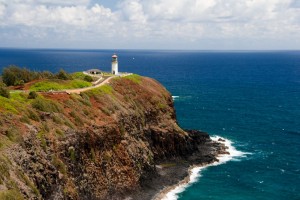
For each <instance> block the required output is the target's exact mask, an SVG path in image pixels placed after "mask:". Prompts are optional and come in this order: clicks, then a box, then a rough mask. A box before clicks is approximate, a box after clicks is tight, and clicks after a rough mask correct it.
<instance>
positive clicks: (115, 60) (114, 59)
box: [111, 53, 119, 75]
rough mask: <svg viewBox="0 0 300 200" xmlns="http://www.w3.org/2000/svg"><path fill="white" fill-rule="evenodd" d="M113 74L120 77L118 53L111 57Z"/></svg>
mask: <svg viewBox="0 0 300 200" xmlns="http://www.w3.org/2000/svg"><path fill="white" fill-rule="evenodd" d="M111 73H112V74H114V75H118V74H119V70H118V56H117V54H116V53H114V55H112V57H111Z"/></svg>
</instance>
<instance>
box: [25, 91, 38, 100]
mask: <svg viewBox="0 0 300 200" xmlns="http://www.w3.org/2000/svg"><path fill="white" fill-rule="evenodd" d="M37 96H38V94H37V93H36V92H35V91H30V92H29V94H28V97H27V98H28V99H35V98H37Z"/></svg>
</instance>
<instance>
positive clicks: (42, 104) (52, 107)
mask: <svg viewBox="0 0 300 200" xmlns="http://www.w3.org/2000/svg"><path fill="white" fill-rule="evenodd" d="M31 105H32V107H33V108H35V109H37V110H40V111H43V112H57V113H58V112H60V111H61V106H60V105H59V104H58V103H57V102H54V101H52V100H49V99H45V98H44V97H40V96H39V97H37V98H36V99H34V100H33V101H32V103H31Z"/></svg>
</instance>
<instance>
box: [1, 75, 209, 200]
mask: <svg viewBox="0 0 300 200" xmlns="http://www.w3.org/2000/svg"><path fill="white" fill-rule="evenodd" d="M21 96H22V95H21ZM23 96H24V95H23ZM39 96H40V97H38V98H37V99H34V100H24V102H23V106H21V107H19V108H15V109H16V111H17V112H15V111H14V110H13V111H14V112H11V110H8V109H7V108H2V109H1V110H2V111H1V117H0V124H1V129H0V131H1V132H0V133H1V134H0V135H1V145H0V150H1V153H0V171H1V175H0V197H7V196H9V195H12V196H15V197H18V198H20V199H21V198H22V197H24V198H26V199H39V198H44V199H113V198H122V197H126V196H128V195H129V194H131V193H132V192H134V191H137V190H139V189H140V188H141V187H142V186H143V182H145V180H148V179H150V178H151V177H153V175H155V174H156V167H155V165H156V164H157V163H158V162H160V161H162V160H165V159H171V158H177V157H187V156H188V155H191V154H192V153H193V152H196V151H197V150H198V148H199V147H198V146H199V144H201V143H204V142H205V141H206V140H207V139H208V135H206V134H203V133H202V134H199V133H198V132H192V131H191V132H185V131H183V130H182V129H181V128H180V127H179V126H178V125H177V122H176V116H175V112H174V107H173V101H172V97H171V95H170V94H169V92H168V91H167V90H166V89H165V88H164V87H163V86H161V85H160V84H159V83H158V82H156V81H155V80H153V79H150V78H146V77H139V76H135V75H134V76H129V77H124V78H115V79H113V80H111V81H110V83H109V84H107V85H105V86H101V87H99V88H97V89H93V90H90V91H87V92H84V93H82V94H81V95H75V94H71V95H69V94H66V93H60V94H49V93H45V94H40V95H39ZM16 105H17V104H16ZM212 159H213V158H208V159H207V161H211V160H212ZM1 195H2V196H1Z"/></svg>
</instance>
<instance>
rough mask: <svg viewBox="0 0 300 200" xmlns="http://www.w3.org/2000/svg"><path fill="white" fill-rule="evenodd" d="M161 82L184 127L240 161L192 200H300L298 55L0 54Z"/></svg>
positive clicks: (208, 180) (209, 175) (206, 176)
mask: <svg viewBox="0 0 300 200" xmlns="http://www.w3.org/2000/svg"><path fill="white" fill-rule="evenodd" d="M114 52H117V53H118V55H119V66H120V71H129V72H134V73H138V74H141V75H145V76H150V77H153V78H155V79H157V80H159V81H160V82H161V83H162V84H164V86H165V87H166V88H167V89H168V90H169V91H170V92H171V93H172V95H173V96H179V97H178V98H176V99H175V108H176V111H177V118H178V121H179V124H180V125H181V126H182V127H184V128H189V129H201V130H203V131H207V132H209V133H210V134H212V135H220V136H222V137H225V138H228V139H230V140H231V141H233V142H234V146H235V147H236V148H237V149H238V150H240V151H243V152H250V153H252V154H251V155H247V156H246V157H244V158H241V159H239V160H236V161H230V162H227V163H226V164H223V165H218V166H214V167H209V168H206V169H205V170H203V171H201V177H200V178H199V180H198V181H197V182H196V183H193V184H192V185H191V186H190V187H188V188H187V189H186V190H185V191H184V192H182V193H180V194H179V199H180V200H186V199H222V200H223V199H231V200H232V199H272V200H274V199H292V200H293V199H295V200H296V199H300V189H299V188H300V151H299V150H300V149H299V148H300V120H299V119H300V51H272V52H267V51H264V52H258V51H252V52H205V51H129V50H128V51H127V50H120V51H110V50H99V51H96V50H90V51H87V50H85V51H82V50H16V49H0V68H2V67H4V66H7V65H9V64H16V65H20V66H27V67H29V68H31V69H39V70H50V71H58V70H59V69H60V68H64V69H66V70H67V71H69V72H73V71H79V70H83V69H89V68H95V67H99V68H101V69H104V70H109V69H110V56H111V55H112V53H114Z"/></svg>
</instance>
